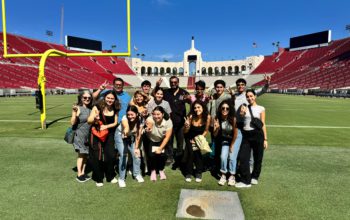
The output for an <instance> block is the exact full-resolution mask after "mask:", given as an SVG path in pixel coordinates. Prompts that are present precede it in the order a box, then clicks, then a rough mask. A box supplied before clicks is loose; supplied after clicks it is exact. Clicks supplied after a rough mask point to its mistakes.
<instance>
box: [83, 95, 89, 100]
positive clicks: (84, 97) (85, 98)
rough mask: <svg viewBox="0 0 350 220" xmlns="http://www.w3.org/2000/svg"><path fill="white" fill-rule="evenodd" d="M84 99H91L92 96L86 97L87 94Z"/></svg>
mask: <svg viewBox="0 0 350 220" xmlns="http://www.w3.org/2000/svg"><path fill="white" fill-rule="evenodd" d="M83 99H84V100H90V99H91V97H86V96H83Z"/></svg>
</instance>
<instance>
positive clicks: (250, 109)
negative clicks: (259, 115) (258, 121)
mask: <svg viewBox="0 0 350 220" xmlns="http://www.w3.org/2000/svg"><path fill="white" fill-rule="evenodd" d="M248 108H249V112H250V116H251V117H252V119H254V118H255V117H254V115H253V112H252V108H251V105H248Z"/></svg>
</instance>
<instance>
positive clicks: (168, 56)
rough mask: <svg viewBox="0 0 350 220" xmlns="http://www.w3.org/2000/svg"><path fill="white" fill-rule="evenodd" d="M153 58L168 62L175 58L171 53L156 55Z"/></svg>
mask: <svg viewBox="0 0 350 220" xmlns="http://www.w3.org/2000/svg"><path fill="white" fill-rule="evenodd" d="M155 57H157V58H159V59H162V60H170V59H172V58H174V57H175V56H174V54H172V53H166V54H161V55H156V56H155Z"/></svg>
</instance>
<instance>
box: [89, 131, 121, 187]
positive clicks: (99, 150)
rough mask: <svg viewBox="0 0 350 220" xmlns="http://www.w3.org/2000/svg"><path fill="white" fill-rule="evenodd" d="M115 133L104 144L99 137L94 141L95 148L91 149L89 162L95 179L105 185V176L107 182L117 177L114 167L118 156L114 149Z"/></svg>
mask: <svg viewBox="0 0 350 220" xmlns="http://www.w3.org/2000/svg"><path fill="white" fill-rule="evenodd" d="M113 136H114V133H113V134H110V135H108V137H107V139H106V141H105V142H104V143H102V142H99V141H98V138H97V137H94V138H93V139H94V140H93V146H91V147H90V149H89V161H90V165H91V168H92V172H93V174H92V175H93V178H94V180H95V181H96V182H98V183H103V178H104V176H105V177H106V180H107V182H110V181H111V180H112V179H113V178H114V177H115V170H114V165H115V164H116V154H115V149H114V137H113Z"/></svg>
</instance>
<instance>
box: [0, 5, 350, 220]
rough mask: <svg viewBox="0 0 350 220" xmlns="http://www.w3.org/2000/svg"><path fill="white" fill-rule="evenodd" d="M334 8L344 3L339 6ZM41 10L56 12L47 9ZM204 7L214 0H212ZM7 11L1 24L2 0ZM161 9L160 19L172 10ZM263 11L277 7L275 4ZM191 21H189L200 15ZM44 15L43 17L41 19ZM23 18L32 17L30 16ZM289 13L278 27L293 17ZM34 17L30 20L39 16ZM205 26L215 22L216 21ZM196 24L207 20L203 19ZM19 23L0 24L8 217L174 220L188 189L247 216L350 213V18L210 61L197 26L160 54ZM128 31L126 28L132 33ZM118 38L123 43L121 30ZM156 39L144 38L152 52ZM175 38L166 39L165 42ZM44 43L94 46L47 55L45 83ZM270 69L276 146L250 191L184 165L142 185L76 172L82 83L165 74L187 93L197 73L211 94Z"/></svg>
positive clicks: (64, 47) (269, 104) (135, 84)
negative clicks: (199, 176)
mask: <svg viewBox="0 0 350 220" xmlns="http://www.w3.org/2000/svg"><path fill="white" fill-rule="evenodd" d="M149 2H150V3H149V4H150V5H152V7H154V8H155V9H148V10H155V11H157V10H158V9H159V11H162V10H164V11H166V13H169V14H171V13H174V11H171V10H170V9H169V7H171V6H173V5H172V4H176V3H171V1H168V0H163V1H161V0H159V1H149ZM7 4H8V5H9V11H10V12H11V10H10V9H11V7H12V8H14V5H15V3H13V4H12V5H11V3H10V1H7ZM66 4H68V3H66ZM140 4H141V3H140ZM142 4H145V3H142ZM225 4H226V3H225ZM227 4H228V3H227ZM332 4H333V3H332ZM334 4H335V5H337V3H334ZM135 5H136V3H135V2H134V1H132V7H131V11H133V10H135V14H137V13H140V10H143V11H147V10H146V9H145V8H141V9H140V8H137V7H136V6H135ZM203 5H207V3H203ZM346 5H347V4H346ZM123 6H124V5H123ZM143 6H144V5H143ZM338 6H339V7H340V6H343V5H342V3H339V5H338ZM43 7H44V10H45V7H47V9H46V10H47V11H49V10H50V9H49V6H46V5H45V6H43ZM59 7H60V6H58V8H59ZM95 7H97V6H95ZM133 7H135V8H136V9H134V8H133ZM157 7H158V8H157ZM167 7H168V8H167ZM197 7H198V8H200V7H204V6H199V5H196V8H197ZM208 7H214V6H212V5H211V4H209V6H208ZM218 7H219V6H218ZM220 7H221V6H220ZM222 7H224V6H222ZM332 7H333V6H332ZM67 8H68V7H67ZM343 8H346V7H343ZM2 9H3V11H2V13H3V14H2V15H3V17H2V21H3V22H4V20H5V19H4V0H3V5H2ZM35 10H42V9H34V8H33V10H32V11H30V10H27V12H28V13H32V14H35V12H36V11H35ZM91 10H92V11H90V12H89V13H93V12H94V11H93V10H94V8H92V9H91ZM96 10H97V9H96ZM123 10H124V8H123ZM167 10H169V12H168V11H167ZM222 10H224V9H222ZM339 10H340V9H339ZM67 11H68V10H67ZM320 11H322V10H321V9H320ZM77 13H79V12H78V11H73V12H72V14H77ZM108 13H109V11H108V10H107V9H105V11H103V10H101V11H100V14H98V13H97V14H98V16H97V15H96V17H94V19H96V20H98V18H97V17H99V16H100V15H101V14H102V15H104V14H108ZM159 13H160V14H159V16H165V14H162V13H161V12H159ZM176 13H177V12H176ZM176 13H174V14H176ZM201 13H202V12H201ZM237 13H238V12H237ZM268 13H269V14H270V15H274V14H275V11H269V12H268ZM293 13H295V12H293ZM308 13H311V12H309V11H308ZM149 14H151V13H149ZM43 16H44V15H43ZM46 16H47V15H46ZM68 16H69V14H68V12H67V17H68ZM280 16H281V15H280ZM123 17H124V18H125V17H126V14H123ZM252 17H254V15H252ZM10 18H12V17H10ZM132 18H133V13H131V19H132ZM138 18H139V19H138V20H137V21H133V22H132V23H131V24H132V25H134V27H135V29H137V28H139V29H141V27H140V26H142V25H144V23H143V21H142V20H143V17H142V19H140V17H138ZM186 18H187V19H188V20H187V22H189V23H191V22H192V21H193V20H196V19H192V18H188V17H186ZM254 18H255V17H254ZM118 19H120V17H119V18H118ZM147 19H149V18H148V17H147ZM147 19H144V20H147ZM202 19H203V20H204V18H202ZM210 19H212V20H215V19H216V18H210ZM274 19H275V18H274ZM44 20H45V19H44V18H43V17H41V21H42V22H43V23H44ZM135 20H136V19H135ZM164 20H165V22H169V21H167V20H166V19H164ZM123 21H124V20H123ZM21 22H22V23H24V24H25V19H22V20H21ZM147 22H149V23H150V26H149V27H148V28H149V29H150V30H152V31H154V29H152V28H151V24H152V22H154V23H155V24H157V22H158V20H156V21H152V22H151V21H149V20H147ZM264 22H265V21H264ZM284 22H285V23H283V25H287V24H288V22H287V21H284ZM66 23H67V21H66ZM71 23H73V22H72V20H71ZM125 23H126V22H125ZM138 23H141V25H139V24H138ZM218 23H220V22H218ZM9 24H11V25H13V23H10V22H8V25H9ZM191 24H192V23H191ZM25 25H27V24H25ZM30 25H32V26H31V27H33V29H34V28H35V25H34V23H31V24H30ZM68 25H69V24H67V26H68ZM181 25H182V26H183V24H181ZM206 25H208V26H210V23H208V24H206ZM301 25H302V24H301ZM169 26H171V25H169ZM111 27H112V26H111V25H107V23H106V25H105V26H104V28H105V29H107V30H108V31H111V32H112V30H109V29H113V28H111ZM194 27H195V28H193V26H192V28H193V29H196V28H197V29H200V28H201V27H202V28H204V27H203V26H201V25H199V24H198V27H196V26H194ZM210 27H211V28H214V26H210ZM220 27H221V26H220ZM304 27H305V28H304ZM15 28H16V27H15ZM15 28H14V29H10V28H9V29H8V31H7V32H6V29H5V33H4V29H3V31H2V32H1V33H0V41H1V45H0V54H1V55H0V113H1V114H0V122H1V125H0V148H1V149H2V154H1V156H0V166H1V167H2V168H1V169H0V179H1V181H0V184H1V187H0V194H1V195H2V198H1V199H0V207H1V208H0V216H1V219H44V218H51V219H78V218H85V219H98V218H104V219H178V218H177V217H176V213H177V208H178V202H179V195H180V193H181V190H183V189H189V190H208V191H213V192H235V193H237V194H238V197H239V201H240V204H241V206H242V210H243V213H244V216H243V217H244V218H245V219H347V218H348V216H349V215H350V212H349V208H348V206H349V204H350V190H349V187H347V183H348V182H349V181H350V175H349V173H350V166H349V161H350V145H349V143H350V136H349V131H350V127H349V123H348V122H349V120H348V118H349V116H348V115H349V113H350V110H349V104H350V99H348V98H350V37H347V36H346V35H347V31H348V30H349V28H350V27H349V25H346V28H345V29H346V34H343V35H342V36H341V37H339V34H337V35H336V36H337V37H334V35H335V34H333V30H332V27H322V28H320V29H316V30H315V29H314V28H311V27H310V26H307V25H306V24H305V26H303V28H300V30H295V32H296V33H298V34H289V35H287V36H285V39H283V41H284V42H288V45H286V44H285V45H286V46H283V47H282V46H281V45H280V43H279V42H275V43H273V48H274V51H272V52H269V53H262V54H258V53H257V52H256V51H255V49H256V47H259V46H260V45H257V43H255V42H254V43H253V45H249V46H247V45H245V46H246V47H245V55H242V56H239V57H236V58H232V57H234V54H235V52H236V51H233V50H232V51H229V53H230V57H229V56H227V57H225V58H222V57H220V55H217V57H219V58H215V59H209V56H208V54H209V53H208V52H207V50H209V45H207V44H208V43H207V44H205V43H201V42H204V38H205V35H204V34H198V33H197V34H196V31H193V32H194V33H191V32H189V31H187V32H186V34H183V35H184V36H180V37H179V39H182V38H183V39H182V40H179V42H181V45H182V46H181V49H182V51H181V52H179V55H178V57H177V59H172V58H167V57H162V58H161V59H159V57H157V56H156V55H154V56H151V55H148V54H149V52H147V54H146V55H147V56H146V55H145V54H143V52H142V48H141V47H140V46H138V47H139V48H137V47H136V46H134V42H133V40H131V42H128V43H129V45H128V46H122V49H121V50H123V49H125V50H127V51H128V53H129V54H128V55H110V54H112V53H114V52H115V50H116V49H115V48H114V46H113V47H112V48H110V47H106V48H102V47H99V48H95V47H94V48H91V47H85V46H82V45H83V44H84V42H85V43H86V42H87V41H88V42H89V43H96V41H95V39H96V38H93V37H86V33H84V34H83V32H82V33H81V35H79V33H78V34H75V36H76V39H75V40H76V41H77V42H74V43H77V44H74V43H73V44H74V45H73V44H72V42H69V41H68V40H66V42H65V43H63V42H60V43H59V42H58V40H57V41H54V42H53V41H52V40H51V39H50V37H52V36H50V34H51V35H52V33H50V32H47V33H46V35H47V36H45V37H46V38H47V39H45V37H37V35H35V34H33V35H30V34H28V35H27V34H25V32H24V31H23V33H21V31H18V32H17V31H15ZM123 28H124V29H125V30H126V29H127V28H126V27H125V26H123ZM155 28H160V27H157V26H156V25H155ZM222 28H226V27H224V26H222ZM96 29H97V27H96ZM124 29H123V30H124ZM131 29H132V30H133V26H131ZM125 30H124V32H122V34H121V35H125V36H127V35H128V34H127V31H125ZM35 31H37V30H35ZM143 31H144V30H143ZM162 31H163V30H162ZM162 31H161V30H159V32H162ZM77 32H79V31H77ZM280 32H283V31H280ZM334 32H336V31H334ZM134 33H135V34H133V35H132V36H133V37H135V38H136V40H135V41H136V42H139V41H140V38H141V36H142V33H143V32H137V31H135V30H134ZM145 33H146V32H145ZM163 33H164V32H163ZM113 34H114V33H113ZM215 34H216V33H215ZM96 35H97V34H96ZM135 35H137V36H135ZM159 35H161V34H159ZM192 35H193V36H192ZM222 35H225V34H222ZM222 35H220V34H217V35H215V37H217V39H216V40H217V41H219V42H220V41H221V39H220V37H222ZM267 35H268V34H267ZM167 36H168V35H167ZM191 36H192V38H191ZM67 37H68V38H69V36H67ZM5 38H6V44H5V43H4V39H5ZM259 38H260V39H261V40H263V39H265V38H266V36H265V35H262V34H261V33H260V34H258V36H257V41H259ZM333 38H334V39H333ZM92 39H94V40H92ZM100 39H101V41H99V42H97V43H101V44H102V39H103V37H101V38H100ZM131 39H133V38H131ZM157 39H159V38H157ZM202 39H203V41H202ZM123 40H124V41H125V42H127V39H126V37H125V38H123ZM124 41H123V42H124ZM158 41H159V40H158ZM222 41H223V40H222ZM145 42H148V41H145ZM157 43H158V42H155V43H154V44H153V45H147V46H148V47H150V48H151V50H152V49H153V50H154V51H156V50H158V48H157V47H156V44H157ZM103 44H104V45H108V44H110V43H109V42H108V43H106V42H103ZM145 44H146V43H145ZM148 44H149V42H148ZM159 44H160V42H159ZM170 44H171V43H168V45H166V44H165V46H164V47H166V46H169V47H170ZM174 44H175V43H174ZM212 44H215V43H214V42H212ZM223 44H224V43H223ZM242 44H243V43H242ZM131 45H133V48H132V47H131ZM118 46H119V45H118ZM225 46H226V47H228V46H227V45H225ZM270 46H271V45H270ZM177 47H180V46H178V45H177ZM251 47H253V48H251ZM118 49H119V48H118ZM48 50H57V51H61V52H62V53H64V54H68V53H79V54H82V53H86V54H87V55H86V56H79V55H78V56H48V59H47V61H46V63H45V67H44V73H45V75H44V76H45V77H44V79H45V80H44V87H42V84H41V83H42V82H41V81H40V77H39V76H40V74H39V73H40V72H39V71H41V66H40V64H41V60H40V58H41V57H42V56H43V54H44V53H45V51H48ZM123 53H124V52H121V53H120V54H123ZM25 54H32V55H33V54H34V56H25ZM39 54H40V56H39ZM89 54H92V55H91V56H89ZM95 54H99V55H98V56H95ZM7 55H10V56H7ZM11 55H14V56H13V57H11ZM16 55H20V56H21V55H24V57H16ZM266 75H268V76H271V82H270V86H269V89H268V92H267V94H264V95H262V96H259V97H258V102H259V103H261V104H262V105H263V106H264V107H265V108H266V109H267V118H266V127H267V131H268V136H269V148H268V150H266V151H265V153H264V161H263V171H262V177H261V183H260V182H259V185H257V186H254V187H252V188H251V189H237V188H234V187H229V186H224V187H222V186H219V185H218V184H217V180H216V179H215V177H213V176H212V175H211V173H210V172H205V173H203V181H202V182H201V183H200V184H199V183H195V182H194V181H193V182H192V183H185V181H184V178H183V175H181V173H180V171H176V170H172V169H171V168H170V167H166V169H165V170H166V173H167V177H168V178H167V180H166V181H157V182H156V183H154V182H152V181H149V178H148V176H145V183H143V184H139V183H137V182H136V181H133V179H132V177H131V175H129V174H127V180H126V181H127V184H128V186H127V187H126V188H124V189H121V188H118V187H116V186H115V185H112V184H105V186H104V187H103V188H96V186H95V184H94V183H93V181H88V182H86V183H84V184H81V183H77V182H76V181H75V180H74V177H75V176H76V173H75V171H74V166H75V159H76V154H75V152H74V149H73V148H72V147H71V146H70V145H68V144H66V143H65V142H64V141H63V136H64V133H65V131H66V129H67V127H69V126H70V122H69V120H70V118H71V111H72V104H73V103H75V102H76V100H77V94H78V93H79V91H82V90H85V89H90V90H91V91H93V90H95V89H97V88H99V86H100V85H101V84H102V83H103V82H108V83H109V86H108V88H112V86H111V85H112V82H113V80H114V79H115V78H116V77H120V78H122V79H123V80H124V81H125V90H126V91H127V92H128V93H129V94H130V95H132V94H133V93H134V92H135V91H136V90H138V89H139V88H140V85H141V83H142V82H143V81H144V80H148V81H150V82H151V84H152V87H154V86H155V84H156V82H157V80H159V79H160V78H162V79H163V83H162V85H161V86H162V87H165V88H168V87H170V85H169V80H170V77H171V76H177V77H178V78H179V82H180V87H181V88H183V89H186V90H187V91H189V92H190V93H191V94H193V93H194V88H195V82H197V81H199V80H203V81H205V83H206V86H207V87H206V93H208V94H210V93H212V89H213V84H214V81H216V80H218V79H222V80H224V82H226V85H227V87H228V88H232V89H236V84H235V82H236V80H237V79H239V78H243V79H245V80H246V81H247V87H253V88H261V87H262V86H264V84H265V81H264V76H266ZM43 88H44V89H43ZM40 92H44V94H45V96H46V103H44V105H45V109H46V110H45V116H46V115H47V118H45V128H47V129H42V126H40V123H41V122H42V121H41V119H42V118H41V117H42V114H43V112H42V110H40V105H39V103H38V94H39V93H40ZM39 102H40V99H39ZM41 107H42V106H41ZM38 108H39V109H38ZM188 109H189V106H187V110H188ZM146 177H147V179H146ZM259 181H260V179H259ZM207 200H210V199H207ZM203 207H205V206H203ZM192 217H193V218H196V216H192Z"/></svg>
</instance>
